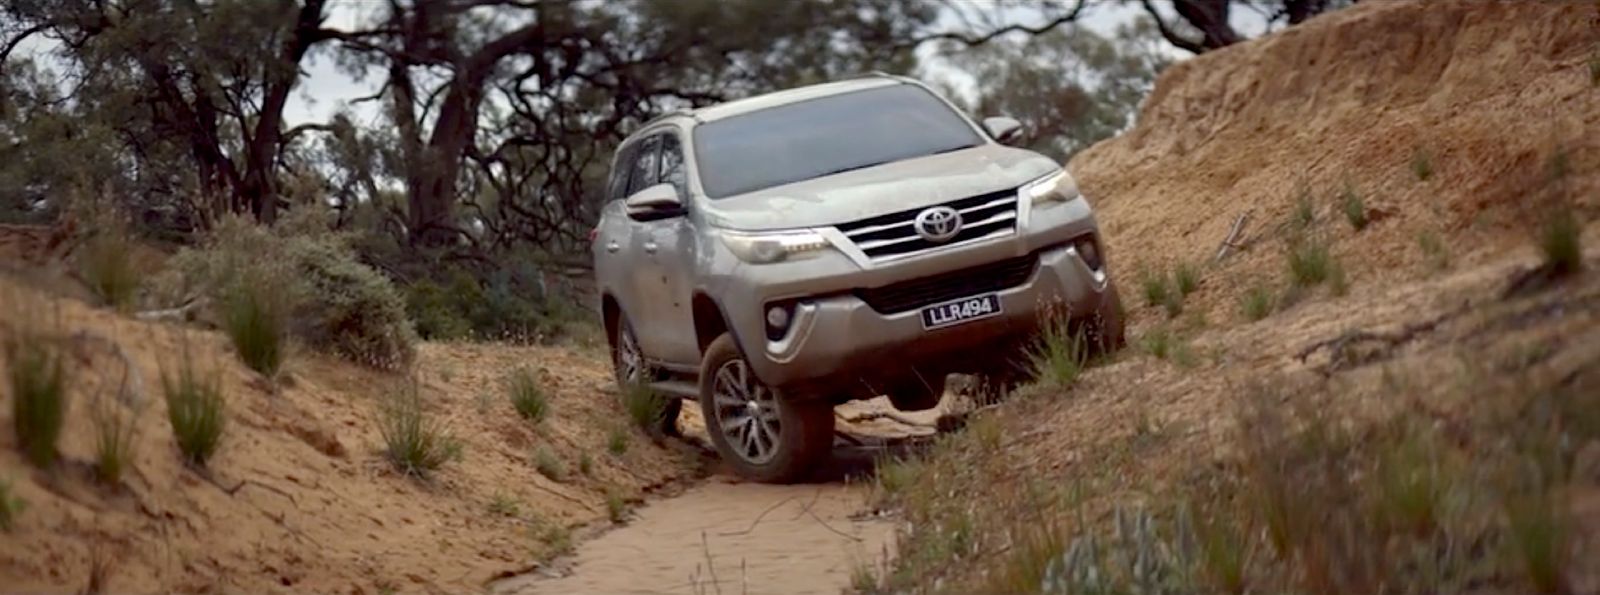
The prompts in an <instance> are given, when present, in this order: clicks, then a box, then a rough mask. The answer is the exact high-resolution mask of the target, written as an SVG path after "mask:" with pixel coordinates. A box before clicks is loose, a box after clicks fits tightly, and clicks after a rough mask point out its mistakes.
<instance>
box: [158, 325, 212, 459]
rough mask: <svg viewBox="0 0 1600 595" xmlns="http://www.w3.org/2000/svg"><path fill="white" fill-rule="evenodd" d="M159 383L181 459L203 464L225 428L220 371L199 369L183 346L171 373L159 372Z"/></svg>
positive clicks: (209, 456)
mask: <svg viewBox="0 0 1600 595" xmlns="http://www.w3.org/2000/svg"><path fill="white" fill-rule="evenodd" d="M161 386H162V388H163V389H164V391H165V394H166V400H167V421H168V422H169V423H171V424H172V436H173V438H174V439H175V440H176V441H177V443H178V451H179V452H181V453H183V459H184V462H186V463H188V464H190V465H194V466H196V467H204V466H205V465H206V461H208V460H210V459H211V455H213V454H215V453H216V451H217V446H218V445H220V444H221V443H222V434H223V431H224V430H226V429H227V410H226V407H225V402H224V399H223V396H222V374H221V371H220V370H214V371H212V372H211V373H209V374H203V373H201V372H200V371H199V370H198V369H197V368H196V367H195V365H194V360H193V359H192V358H191V356H190V355H189V354H188V352H187V350H185V352H184V353H183V355H182V356H181V358H180V360H179V363H178V369H177V371H176V372H174V373H172V374H171V375H169V374H168V373H167V372H166V371H163V372H162V374H161Z"/></svg>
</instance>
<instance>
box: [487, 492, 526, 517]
mask: <svg viewBox="0 0 1600 595" xmlns="http://www.w3.org/2000/svg"><path fill="white" fill-rule="evenodd" d="M521 513H522V505H521V504H520V503H518V502H517V499H516V498H512V497H511V496H508V495H506V494H495V495H494V499H493V500H490V501H489V514H493V515H495V516H503V517H508V518H516V517H517V515H519V514H521Z"/></svg>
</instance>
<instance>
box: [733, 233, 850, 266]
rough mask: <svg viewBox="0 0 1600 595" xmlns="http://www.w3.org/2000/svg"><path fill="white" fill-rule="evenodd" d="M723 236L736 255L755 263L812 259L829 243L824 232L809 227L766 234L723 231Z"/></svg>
mask: <svg viewBox="0 0 1600 595" xmlns="http://www.w3.org/2000/svg"><path fill="white" fill-rule="evenodd" d="M720 235H721V236H722V243H723V244H726V245H727V246H728V250H730V251H732V252H733V254H734V256H738V257H739V260H743V261H745V262H749V263H754V264H766V263H770V262H778V261H782V260H797V259H800V258H809V257H812V256H816V255H817V254H820V253H821V252H822V251H823V250H826V249H827V248H828V246H829V244H828V240H827V239H825V238H823V237H822V234H819V233H817V232H814V231H810V230H802V231H776V232H765V233H746V232H739V231H726V230H724V231H722V232H721V234H720Z"/></svg>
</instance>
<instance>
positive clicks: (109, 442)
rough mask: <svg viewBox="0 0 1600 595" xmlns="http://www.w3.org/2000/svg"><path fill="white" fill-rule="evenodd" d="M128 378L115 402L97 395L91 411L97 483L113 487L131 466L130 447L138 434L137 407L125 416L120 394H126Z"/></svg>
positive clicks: (140, 409) (138, 416)
mask: <svg viewBox="0 0 1600 595" xmlns="http://www.w3.org/2000/svg"><path fill="white" fill-rule="evenodd" d="M126 382H127V378H126V377H124V378H123V383H124V384H123V385H122V386H119V387H118V395H117V397H116V398H107V397H106V396H105V395H104V394H96V395H95V396H94V400H93V403H92V406H93V408H92V410H91V411H90V421H92V422H93V424H94V438H95V441H94V453H95V457H94V471H95V478H96V479H98V480H100V483H102V484H105V485H110V486H115V485H117V484H119V483H121V481H122V472H123V471H124V470H125V469H127V467H128V466H129V465H131V464H132V463H133V443H134V439H135V437H137V435H138V431H139V425H138V424H139V418H140V414H141V413H142V412H143V411H142V409H143V408H142V407H140V406H137V405H135V406H131V407H129V409H130V410H129V411H126V412H124V411H123V407H122V406H121V403H122V401H123V399H122V396H123V395H124V394H125V393H123V392H122V391H125V390H127V386H126Z"/></svg>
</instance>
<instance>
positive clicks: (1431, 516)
mask: <svg viewBox="0 0 1600 595" xmlns="http://www.w3.org/2000/svg"><path fill="white" fill-rule="evenodd" d="M1425 432H1426V430H1424V429H1421V428H1417V427H1408V428H1406V429H1405V433H1404V434H1403V435H1402V436H1401V438H1400V440H1399V441H1398V444H1395V445H1393V446H1389V447H1385V448H1382V449H1380V450H1379V453H1378V468H1377V473H1376V480H1377V484H1378V489H1377V490H1376V493H1377V494H1376V495H1377V502H1378V512H1379V517H1380V518H1381V520H1383V521H1385V522H1386V523H1387V524H1388V525H1389V526H1390V527H1391V528H1392V529H1394V530H1396V531H1399V532H1404V533H1409V534H1412V535H1416V536H1426V535H1428V534H1430V533H1432V532H1433V531H1434V530H1435V529H1437V528H1438V526H1439V522H1440V519H1441V517H1442V514H1443V513H1442V508H1443V506H1444V497H1445V491H1446V488H1447V484H1446V476H1445V473H1444V469H1443V467H1442V465H1441V464H1440V461H1439V456H1438V452H1437V446H1436V445H1435V444H1434V442H1433V440H1432V437H1431V435H1429V434H1427V433H1425Z"/></svg>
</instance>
